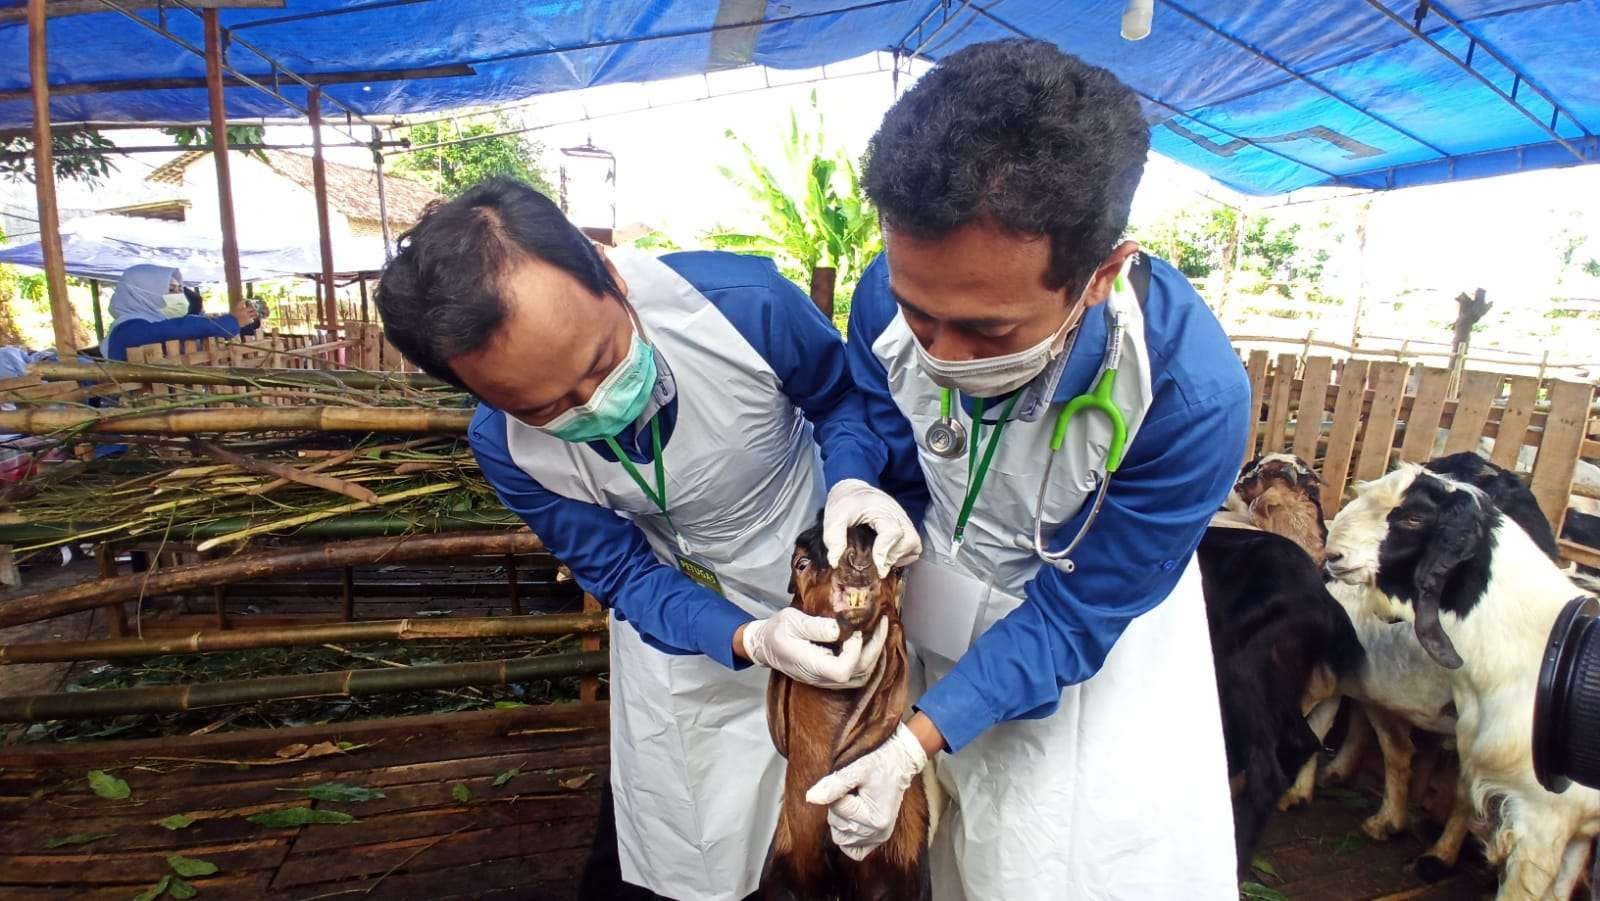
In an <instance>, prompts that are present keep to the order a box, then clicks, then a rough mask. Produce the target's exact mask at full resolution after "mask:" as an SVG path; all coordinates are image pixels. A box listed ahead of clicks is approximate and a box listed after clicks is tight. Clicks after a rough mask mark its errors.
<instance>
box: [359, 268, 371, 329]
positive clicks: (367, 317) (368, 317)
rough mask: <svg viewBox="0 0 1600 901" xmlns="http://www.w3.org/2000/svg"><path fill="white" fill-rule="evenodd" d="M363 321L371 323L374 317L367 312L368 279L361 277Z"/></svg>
mask: <svg viewBox="0 0 1600 901" xmlns="http://www.w3.org/2000/svg"><path fill="white" fill-rule="evenodd" d="M361 321H362V322H371V321H372V317H371V315H369V314H368V312H367V277H366V276H365V275H363V276H361Z"/></svg>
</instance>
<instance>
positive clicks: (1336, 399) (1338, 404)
mask: <svg viewBox="0 0 1600 901" xmlns="http://www.w3.org/2000/svg"><path fill="white" fill-rule="evenodd" d="M1242 362H1243V365H1244V367H1245V372H1246V373H1247V375H1248V377H1249V379H1250V389H1251V398H1252V408H1253V410H1254V411H1255V415H1254V416H1252V418H1251V419H1252V421H1251V424H1250V443H1249V445H1248V450H1247V454H1246V458H1247V459H1249V458H1252V457H1255V456H1257V455H1260V454H1267V453H1275V452H1277V453H1282V452H1292V453H1294V454H1296V455H1298V456H1300V457H1303V458H1305V459H1307V460H1310V461H1312V463H1313V464H1314V465H1317V466H1318V469H1319V471H1320V472H1321V473H1322V477H1323V479H1324V480H1325V481H1326V482H1327V487H1326V488H1325V489H1324V493H1323V497H1324V506H1325V508H1326V512H1327V514H1328V515H1329V516H1332V515H1333V514H1334V513H1336V512H1338V510H1339V508H1340V506H1341V505H1342V504H1343V502H1344V500H1345V498H1346V495H1347V494H1348V491H1349V488H1350V486H1351V485H1352V484H1353V483H1354V482H1357V481H1365V480H1370V479H1375V478H1378V477H1379V476H1381V475H1383V474H1384V473H1385V472H1387V471H1388V470H1389V468H1390V467H1391V466H1392V465H1393V463H1394V461H1395V460H1401V461H1405V462H1411V463H1422V462H1425V461H1427V460H1428V459H1430V458H1432V457H1434V456H1435V455H1437V454H1439V453H1458V452H1461V451H1469V450H1477V449H1478V447H1479V442H1480V440H1481V439H1482V438H1485V437H1488V438H1493V439H1495V444H1494V450H1493V452H1492V456H1491V459H1492V460H1493V461H1494V462H1495V463H1496V464H1498V465H1500V466H1503V467H1505V468H1507V469H1516V468H1517V464H1518V456H1519V454H1520V453H1521V451H1522V449H1523V448H1524V447H1525V446H1531V447H1533V448H1534V449H1535V455H1534V461H1533V466H1532V470H1531V472H1526V473H1525V475H1526V477H1527V478H1528V480H1529V485H1530V487H1531V488H1532V490H1533V493H1534V496H1535V497H1536V498H1537V499H1538V501H1539V506H1540V509H1541V510H1543V511H1544V513H1545V516H1546V517H1548V518H1549V519H1550V522H1551V525H1552V526H1555V527H1557V528H1558V529H1559V526H1560V523H1561V522H1562V519H1563V518H1564V516H1565V514H1566V509H1567V504H1568V500H1569V494H1570V492H1571V489H1572V477H1573V471H1574V469H1575V468H1576V466H1577V461H1578V460H1579V458H1580V457H1581V456H1583V455H1585V454H1586V453H1592V452H1594V451H1596V450H1600V441H1597V440H1595V437H1594V436H1596V435H1600V423H1597V422H1596V420H1594V419H1592V417H1591V409H1592V405H1593V402H1594V387H1593V386H1592V385H1589V384H1587V383H1583V382H1573V381H1566V380H1562V379H1554V378H1549V379H1538V378H1534V377H1532V376H1510V375H1505V374H1503V373H1498V372H1482V371H1476V370H1468V371H1467V372H1465V373H1464V374H1463V376H1462V380H1461V387H1460V394H1459V397H1458V398H1456V399H1453V400H1452V399H1450V398H1449V395H1448V391H1449V378H1450V373H1449V370H1447V369H1445V368H1443V367H1432V366H1412V365H1410V364H1409V363H1404V362H1389V361H1369V360H1357V359H1351V360H1334V359H1333V358H1331V357H1327V356H1307V357H1301V356H1296V355H1294V354H1280V355H1278V356H1277V357H1276V358H1275V359H1274V358H1273V357H1272V356H1271V355H1269V354H1268V353H1267V352H1266V351H1264V350H1259V349H1257V350H1251V351H1250V352H1249V353H1248V355H1245V356H1243V357H1242ZM1441 433H1442V435H1441Z"/></svg>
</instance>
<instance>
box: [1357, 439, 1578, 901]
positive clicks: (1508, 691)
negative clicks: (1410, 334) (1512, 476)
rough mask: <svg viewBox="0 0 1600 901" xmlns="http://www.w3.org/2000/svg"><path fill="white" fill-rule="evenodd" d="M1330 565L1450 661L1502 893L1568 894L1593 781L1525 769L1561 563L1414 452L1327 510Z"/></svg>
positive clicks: (1472, 780)
mask: <svg viewBox="0 0 1600 901" xmlns="http://www.w3.org/2000/svg"><path fill="white" fill-rule="evenodd" d="M1327 566H1328V569H1329V571H1330V572H1331V573H1333V574H1334V575H1336V576H1337V577H1338V578H1339V579H1341V580H1342V581H1345V582H1348V583H1350V584H1353V585H1361V586H1369V587H1372V588H1375V589H1376V590H1377V592H1379V593H1381V595H1382V596H1385V597H1388V598H1393V599H1395V600H1397V601H1398V602H1399V603H1398V604H1397V605H1396V606H1397V608H1398V610H1399V612H1400V613H1401V614H1402V615H1403V616H1404V617H1405V618H1407V619H1409V620H1411V621H1412V623H1413V628H1414V630H1415V633H1416V636H1417V640H1418V641H1419V642H1420V644H1421V646H1422V647H1423V648H1424V649H1425V650H1426V651H1427V653H1428V654H1429V656H1430V657H1432V658H1433V659H1434V660H1435V661H1437V662H1438V663H1439V664H1440V665H1441V666H1443V667H1444V668H1446V669H1447V670H1449V671H1450V679H1451V688H1452V695H1453V698H1454V701H1455V705H1456V712H1457V722H1456V747H1457V751H1458V752H1459V754H1460V755H1461V766H1462V783H1463V786H1464V787H1465V788H1466V789H1467V791H1468V794H1469V797H1470V799H1471V803H1472V805H1473V807H1474V808H1476V809H1477V810H1478V811H1479V812H1480V813H1481V814H1484V815H1485V816H1490V815H1491V814H1492V816H1491V820H1492V821H1493V823H1492V830H1493V831H1492V834H1491V836H1490V840H1489V841H1488V843H1487V844H1488V850H1489V856H1490V859H1491V860H1493V861H1495V862H1497V863H1503V864H1504V867H1505V872H1504V874H1503V876H1502V879H1501V888H1500V894H1499V896H1498V897H1500V898H1502V899H1543V898H1557V899H1562V901H1565V899H1567V898H1568V897H1570V896H1571V893H1572V890H1573V887H1574V886H1575V885H1576V883H1577V881H1578V878H1579V877H1580V875H1581V872H1582V870H1583V864H1584V862H1585V861H1586V860H1587V858H1588V846H1589V841H1590V840H1591V839H1592V838H1593V837H1594V836H1595V835H1597V834H1600V791H1595V790H1592V789H1584V788H1578V787H1574V788H1572V789H1569V790H1568V791H1567V792H1566V793H1565V794H1561V795H1555V794H1551V793H1549V792H1547V791H1545V790H1544V788H1543V787H1541V786H1540V785H1539V783H1538V781H1537V780H1536V779H1535V778H1534V774H1533V762H1532V722H1533V697H1534V686H1535V683H1536V682H1537V680H1538V674H1539V665H1540V660H1541V656H1542V652H1543V649H1544V644H1545V640H1546V638H1547V637H1548V635H1549V632H1550V627H1551V624H1552V623H1553V622H1554V621H1555V617H1556V615H1557V613H1559V611H1560V610H1561V608H1562V607H1563V605H1565V603H1566V602H1567V601H1568V600H1570V599H1571V598H1572V597H1573V595H1574V594H1575V593H1576V591H1575V589H1574V586H1573V584H1572V583H1571V581H1569V579H1568V578H1567V574H1566V573H1564V572H1563V571H1562V570H1561V569H1560V568H1559V567H1558V566H1557V565H1556V564H1555V563H1554V562H1553V561H1552V560H1551V559H1550V558H1549V556H1548V555H1547V554H1546V553H1545V551H1544V549H1542V548H1541V547H1540V546H1539V544H1537V543H1535V541H1534V540H1533V539H1532V538H1530V537H1529V535H1528V533H1527V532H1526V531H1524V529H1523V528H1522V527H1521V526H1519V525H1518V524H1517V523H1516V522H1515V521H1514V520H1513V519H1512V518H1511V517H1510V516H1508V515H1506V514H1505V513H1503V512H1502V511H1501V510H1500V509H1499V508H1498V507H1497V506H1496V505H1495V503H1494V501H1493V500H1491V499H1490V497H1489V495H1488V494H1486V493H1485V492H1484V491H1483V490H1482V489H1480V488H1478V487H1475V486H1473V485H1471V484H1468V483H1466V482H1463V481H1459V480H1457V479H1455V478H1451V477H1449V476H1444V475H1440V474H1437V473H1433V472H1429V471H1427V470H1425V469H1423V468H1422V467H1420V466H1416V465H1411V464H1407V465H1403V466H1402V467H1401V468H1399V469H1397V470H1396V471H1394V472H1392V473H1390V474H1389V475H1387V476H1384V477H1383V478H1381V479H1378V480H1377V481H1374V482H1370V483H1367V484H1364V485H1360V486H1357V496H1356V499H1355V500H1354V501H1353V502H1351V503H1350V504H1349V505H1348V506H1346V507H1345V508H1344V509H1343V510H1341V511H1340V512H1339V515H1338V516H1337V517H1336V518H1335V519H1334V523H1333V528H1332V530H1331V532H1330V535H1329V540H1328V556H1327ZM1491 801H1492V802H1493V804H1492V805H1491ZM1491 806H1492V810H1491Z"/></svg>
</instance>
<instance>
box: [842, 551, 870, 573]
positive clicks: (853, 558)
mask: <svg viewBox="0 0 1600 901" xmlns="http://www.w3.org/2000/svg"><path fill="white" fill-rule="evenodd" d="M844 562H845V566H846V567H848V568H850V569H853V570H856V571H858V572H860V571H865V570H866V569H868V568H869V567H871V566H872V554H871V552H869V551H863V550H858V549H856V548H851V549H849V550H848V551H846V552H845V555H844Z"/></svg>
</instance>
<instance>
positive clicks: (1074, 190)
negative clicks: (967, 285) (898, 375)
mask: <svg viewBox="0 0 1600 901" xmlns="http://www.w3.org/2000/svg"><path fill="white" fill-rule="evenodd" d="M1149 150H1150V131H1149V128H1148V126H1147V125H1146V124H1145V120H1144V113H1143V111H1142V110H1141V108H1140V106H1139V100H1138V98H1137V97H1136V96H1135V95H1134V93H1133V91H1132V90H1130V89H1129V88H1128V86H1127V85H1125V84H1123V83H1122V82H1120V81H1118V80H1117V77H1116V76H1115V75H1113V74H1111V73H1110V72H1108V71H1106V70H1105V69H1101V68H1098V67H1096V66H1091V65H1089V64H1087V63H1085V62H1083V61H1082V60H1080V59H1077V58H1076V57H1073V56H1068V55H1067V54H1065V53H1062V52H1061V51H1060V50H1058V49H1057V48H1056V47H1055V45H1053V44H1050V43H1047V42H1045V41H1036V40H1022V39H1016V40H1003V41H992V42H988V43H982V44H973V45H972V46H970V47H966V48H964V49H962V50H959V51H957V52H956V53H953V54H951V55H950V56H949V57H948V58H947V59H945V60H944V61H942V62H940V63H939V64H938V65H937V66H935V67H934V68H933V69H931V70H930V71H929V72H928V73H927V74H926V75H924V76H922V78H921V79H920V80H918V82H917V83H916V84H915V85H914V86H912V88H911V89H910V90H908V91H907V92H906V93H905V95H904V96H903V97H901V98H900V99H899V100H898V101H896V102H895V104H894V106H893V107H891V108H890V109H889V112H888V114H887V115H885V116H884V119H883V124H882V125H881V126H880V127H879V128H878V133H877V134H876V135H874V136H873V138H872V142H871V143H870V144H869V145H868V147H867V160H866V163H865V169H866V171H865V174H864V179H863V183H864V186H865V188H866V191H867V195H868V196H869V197H870V198H871V199H872V202H873V203H875V204H876V205H877V207H878V212H879V214H880V215H881V217H882V219H883V221H884V224H885V225H886V226H888V227H889V228H892V229H895V230H898V231H904V232H907V233H908V234H911V235H914V236H917V237H939V236H941V235H945V234H948V233H949V232H951V231H953V230H955V229H956V228H958V227H960V226H963V225H966V224H968V223H970V222H974V221H981V220H984V219H988V220H990V221H992V222H994V223H995V224H997V225H999V226H1000V227H1002V228H1004V229H1006V230H1008V231H1012V232H1016V233H1018V234H1022V235H1045V236H1048V237H1049V239H1050V268H1049V270H1048V272H1047V274H1046V285H1047V287H1049V288H1051V289H1052V290H1059V289H1062V288H1067V289H1069V290H1070V291H1071V292H1073V293H1076V292H1078V291H1082V290H1083V288H1084V286H1085V285H1087V284H1088V281H1089V278H1090V276H1091V275H1093V273H1094V270H1095V268H1096V267H1098V266H1099V265H1100V263H1101V262H1102V261H1103V260H1104V259H1105V257H1106V255H1107V254H1109V253H1110V252H1111V249H1112V248H1113V247H1114V246H1115V245H1116V242H1117V240H1118V239H1119V238H1121V237H1122V233H1123V230H1124V229H1125V228H1126V227H1127V224H1128V209H1129V207H1130V206H1132V204H1133V192H1134V189H1135V188H1137V187H1138V185H1139V178H1140V176H1141V175H1142V174H1143V172H1144V161H1145V157H1146V155H1147V154H1148V153H1149Z"/></svg>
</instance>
